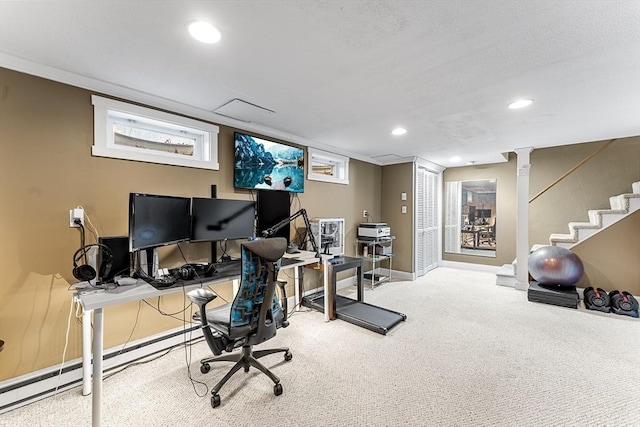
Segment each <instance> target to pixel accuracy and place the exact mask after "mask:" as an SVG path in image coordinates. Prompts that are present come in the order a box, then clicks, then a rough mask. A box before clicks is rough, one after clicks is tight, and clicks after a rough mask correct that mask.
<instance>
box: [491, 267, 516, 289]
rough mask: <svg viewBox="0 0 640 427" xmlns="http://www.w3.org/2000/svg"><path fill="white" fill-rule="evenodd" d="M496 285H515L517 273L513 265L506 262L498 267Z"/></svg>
mask: <svg viewBox="0 0 640 427" xmlns="http://www.w3.org/2000/svg"><path fill="white" fill-rule="evenodd" d="M496 285H500V286H510V287H515V285H516V273H515V269H514V266H513V265H511V264H504V265H503V266H502V267H500V268H499V269H498V271H497V272H496Z"/></svg>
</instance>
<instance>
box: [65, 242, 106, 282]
mask: <svg viewBox="0 0 640 427" xmlns="http://www.w3.org/2000/svg"><path fill="white" fill-rule="evenodd" d="M91 248H100V249H101V250H102V251H101V252H102V253H101V255H102V260H101V261H100V268H99V269H98V270H99V274H98V272H96V270H95V269H94V268H93V267H91V266H90V265H88V264H80V265H78V261H80V259H81V258H82V257H84V256H85V255H87V252H89V250H90V249H91ZM112 265H113V253H111V249H109V247H108V246H106V245H103V244H101V243H95V244H92V245H86V246H82V247H81V248H80V249H78V250H77V251H76V253H75V254H73V277H75V278H76V279H78V280H80V281H83V282H88V281H90V280H93V279H95V278H96V277H98V278H100V277H104V276H106V275H107V274H109V271H111V266H112Z"/></svg>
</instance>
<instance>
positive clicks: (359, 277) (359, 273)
mask: <svg viewBox="0 0 640 427" xmlns="http://www.w3.org/2000/svg"><path fill="white" fill-rule="evenodd" d="M372 274H373V273H372ZM362 282H363V281H362V265H360V266H358V267H356V289H357V290H358V292H357V296H358V301H360V302H363V300H364V294H363V289H362V285H363V283H362Z"/></svg>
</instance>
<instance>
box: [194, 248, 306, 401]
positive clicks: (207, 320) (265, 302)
mask: <svg viewBox="0 0 640 427" xmlns="http://www.w3.org/2000/svg"><path fill="white" fill-rule="evenodd" d="M286 248H287V241H286V239H284V238H282V237H276V238H271V239H258V240H253V241H248V242H244V243H243V244H242V245H241V252H242V274H241V283H240V288H239V290H238V293H237V294H236V297H235V298H234V300H233V302H232V303H230V304H225V305H223V306H220V307H217V308H214V309H211V310H206V305H207V304H208V303H209V302H211V301H213V300H214V299H215V298H216V295H215V294H214V293H213V292H211V291H210V290H208V289H196V290H193V291H190V292H189V293H187V297H188V298H189V299H190V300H191V301H192V302H193V303H194V304H196V305H198V307H199V313H198V314H196V315H195V316H194V318H197V319H199V320H200V321H201V323H202V333H203V335H204V337H205V340H206V341H207V344H208V345H209V348H210V349H211V351H212V352H213V354H214V355H215V356H214V357H209V358H206V359H203V360H202V361H201V366H200V371H201V372H202V373H203V374H206V373H207V372H209V370H210V369H211V366H210V363H211V362H236V364H235V365H234V366H233V367H232V368H231V370H230V371H229V372H228V373H227V374H226V375H225V376H224V378H222V379H221V380H220V381H219V382H218V383H217V384H216V385H215V386H214V387H213V389H212V390H211V406H213V407H214V408H215V407H217V406H219V405H220V395H219V394H218V392H219V391H220V389H221V388H222V386H223V385H224V384H225V383H226V382H227V381H228V380H229V379H230V378H231V377H232V376H233V374H235V373H236V372H237V371H238V370H240V368H244V371H245V372H249V368H250V367H251V366H253V367H255V368H258V369H259V370H260V371H262V372H263V373H264V374H266V375H267V376H268V377H269V378H271V380H272V381H273V382H274V383H275V385H274V387H273V392H274V394H275V395H276V396H279V395H281V394H282V385H281V384H280V379H279V378H278V377H277V376H275V375H274V374H273V373H272V372H271V371H270V370H269V369H267V368H266V367H265V366H264V365H262V364H261V363H260V362H259V361H258V360H257V359H259V358H261V357H264V356H267V355H269V354H274V353H284V360H286V361H289V360H291V358H292V357H293V355H292V354H291V352H290V351H289V349H288V348H276V349H269V350H257V351H253V346H254V345H257V344H261V343H263V342H264V341H267V340H269V339H271V338H273V337H274V336H275V335H276V329H278V328H280V327H286V326H288V322H287V316H286V312H284V311H283V310H282V309H281V308H280V303H279V301H278V298H277V296H276V295H275V288H276V277H277V275H278V269H279V262H278V261H279V260H280V258H281V257H282V255H283V254H284V252H285V250H286ZM285 298H286V296H285ZM212 329H213V331H212ZM238 347H242V349H241V351H239V352H233V351H234V350H235V349H237V348H238ZM223 352H226V353H229V354H223ZM232 352H233V353H232Z"/></svg>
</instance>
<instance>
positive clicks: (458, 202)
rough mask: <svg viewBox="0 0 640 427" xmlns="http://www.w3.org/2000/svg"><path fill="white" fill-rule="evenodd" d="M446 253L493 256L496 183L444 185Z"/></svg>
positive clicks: (491, 181) (494, 247) (491, 180)
mask: <svg viewBox="0 0 640 427" xmlns="http://www.w3.org/2000/svg"><path fill="white" fill-rule="evenodd" d="M445 203H446V207H445V227H444V231H445V248H444V250H445V252H449V253H457V254H464V255H477V256H487V257H495V256H496V246H497V245H496V218H497V215H496V180H495V179H485V180H478V181H455V182H447V183H445Z"/></svg>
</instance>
